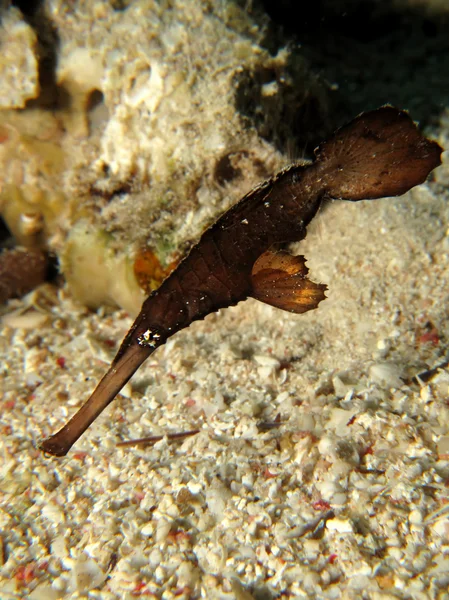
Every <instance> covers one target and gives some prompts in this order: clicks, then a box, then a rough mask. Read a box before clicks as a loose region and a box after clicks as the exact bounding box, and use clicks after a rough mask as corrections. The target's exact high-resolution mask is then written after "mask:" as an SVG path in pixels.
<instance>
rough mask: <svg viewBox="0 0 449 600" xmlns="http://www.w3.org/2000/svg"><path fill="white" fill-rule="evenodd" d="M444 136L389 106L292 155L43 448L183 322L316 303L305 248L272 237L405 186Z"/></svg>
mask: <svg viewBox="0 0 449 600" xmlns="http://www.w3.org/2000/svg"><path fill="white" fill-rule="evenodd" d="M441 152H442V149H441V148H440V146H439V145H438V144H437V143H436V142H433V141H430V140H428V139H426V138H425V137H424V136H422V135H421V133H420V132H419V131H418V129H417V127H416V125H415V124H414V122H413V121H412V120H411V118H410V117H409V116H408V114H407V113H406V112H404V111H401V110H398V109H396V108H393V107H392V106H384V107H381V108H379V109H377V110H374V111H371V112H366V113H363V114H361V115H359V116H358V117H356V118H355V119H354V120H353V121H351V122H350V123H349V124H348V125H346V126H344V127H342V128H341V129H339V130H337V131H336V132H335V133H334V134H333V135H332V136H331V137H330V138H329V139H328V140H327V141H325V142H323V143H322V144H321V145H320V146H318V148H317V149H316V150H315V159H314V161H313V162H312V163H311V164H309V165H292V166H290V167H288V168H286V169H284V170H283V171H281V172H280V173H278V174H277V175H275V176H274V177H272V178H271V179H269V180H267V181H265V182H264V183H262V184H261V185H259V186H258V187H256V188H254V189H253V190H252V191H251V192H249V193H248V194H247V195H246V196H244V197H243V198H242V199H241V200H240V201H239V202H237V204H235V205H234V206H232V207H231V208H230V209H229V210H228V211H227V212H226V213H224V214H223V215H222V216H221V217H220V218H219V219H218V220H217V221H216V222H215V223H214V224H213V225H212V226H211V227H210V228H209V229H207V230H206V231H205V232H204V233H203V235H202V236H201V238H200V240H199V242H198V243H197V244H196V245H195V246H193V247H192V249H191V250H190V252H189V254H188V255H187V256H186V257H185V258H184V259H183V261H182V262H181V263H180V264H179V265H178V267H177V268H176V269H175V270H174V271H173V272H172V273H171V275H169V276H168V277H167V279H166V280H165V281H164V282H163V283H162V285H161V286H160V287H159V288H158V289H157V290H155V291H154V292H152V293H151V294H150V296H149V297H148V298H147V299H146V300H145V302H144V303H143V305H142V310H141V312H140V314H139V315H138V317H137V319H136V320H135V322H134V324H133V325H132V327H131V329H130V330H129V332H128V334H127V335H126V337H125V339H124V340H123V342H122V344H121V346H120V348H119V351H118V353H117V355H116V357H115V358H114V360H113V362H112V364H111V367H110V369H109V370H108V372H107V373H106V375H105V376H104V377H103V379H102V380H101V381H100V383H99V384H98V386H97V387H96V389H95V390H94V392H93V393H92V395H91V397H90V398H89V399H88V400H87V402H86V403H85V404H84V405H83V406H82V407H81V408H80V409H79V411H78V412H77V413H76V414H75V415H74V416H73V417H72V418H71V419H70V421H68V423H67V424H66V425H65V426H64V427H63V428H62V429H61V430H60V431H58V432H57V433H56V434H55V435H52V436H51V437H49V438H48V439H46V440H44V441H43V442H42V444H41V446H40V447H41V449H42V450H43V451H44V452H48V453H50V454H54V455H56V456H64V455H65V454H67V452H68V451H69V449H70V448H71V446H72V445H73V444H74V443H75V442H76V441H77V440H78V438H79V437H80V436H81V435H82V434H83V433H84V432H85V431H86V429H87V428H88V427H89V425H91V423H92V422H93V421H94V420H95V419H96V417H97V416H98V415H99V414H100V413H101V412H102V411H103V410H104V409H105V408H106V407H107V406H108V404H109V403H110V402H112V400H113V399H114V398H115V396H116V395H117V394H118V393H119V392H120V390H121V389H122V387H123V386H124V385H125V383H126V382H127V381H128V380H129V379H130V378H131V376H132V375H133V374H134V373H135V371H136V370H137V369H138V368H139V367H140V365H141V364H142V363H143V362H144V361H145V360H146V359H147V358H148V357H149V356H150V355H151V354H152V353H153V352H154V351H155V350H156V349H157V348H159V347H160V346H162V345H163V344H165V342H166V341H167V340H168V338H170V337H171V336H172V335H174V334H175V333H176V332H177V331H179V330H181V329H184V327H188V326H189V325H190V324H191V323H192V322H193V321H196V320H198V319H203V318H204V317H206V315H208V314H210V313H212V312H214V311H217V310H219V309H220V308H225V307H227V306H232V305H234V304H237V303H238V302H240V301H241V300H245V299H246V298H248V297H250V296H251V297H253V298H256V299H257V300H261V301H262V302H266V303H267V304H270V305H272V306H276V307H278V308H281V309H284V310H288V311H291V312H294V313H303V312H306V311H308V310H312V309H314V308H316V307H317V306H318V303H319V302H321V300H323V299H324V298H325V294H324V291H325V290H326V286H325V285H324V284H319V283H314V282H313V281H310V280H309V279H308V278H307V272H308V269H307V267H306V266H305V258H304V256H292V255H291V254H288V253H287V252H285V251H283V252H277V251H276V250H275V247H276V244H281V243H282V244H285V243H290V242H298V241H299V240H302V239H303V238H305V236H306V233H307V225H308V224H309V223H310V221H311V220H312V219H313V217H314V216H315V214H316V213H317V211H318V208H319V207H320V204H321V202H322V201H323V200H324V199H326V198H333V199H343V200H351V201H357V200H363V199H366V200H369V199H375V198H383V197H385V196H399V195H401V194H404V193H405V192H407V191H408V190H410V189H411V188H412V187H414V186H415V185H418V184H420V183H423V182H424V181H425V179H426V178H427V176H428V175H429V173H430V172H431V171H432V170H433V169H434V168H435V167H437V166H438V165H439V164H441V158H440V157H441Z"/></svg>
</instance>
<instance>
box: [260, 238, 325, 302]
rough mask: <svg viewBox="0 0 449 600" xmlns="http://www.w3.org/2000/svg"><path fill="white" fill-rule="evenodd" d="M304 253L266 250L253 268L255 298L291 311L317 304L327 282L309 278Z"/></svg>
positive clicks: (323, 296)
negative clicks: (315, 281) (294, 254)
mask: <svg viewBox="0 0 449 600" xmlns="http://www.w3.org/2000/svg"><path fill="white" fill-rule="evenodd" d="M308 272H309V269H308V268H307V267H306V259H305V258H304V256H292V255H291V254H289V253H288V252H271V251H270V250H269V251H268V252H265V253H264V254H262V255H261V256H259V258H258V259H257V260H256V262H255V263H254V266H253V270H252V284H253V292H252V294H251V295H252V296H253V298H256V299H257V300H260V301H261V302H265V303H266V304H270V305H271V306H275V307H276V308H281V309H282V310H288V311H289V312H295V313H304V312H307V311H308V310H312V309H314V308H316V307H317V306H318V303H319V302H321V300H324V298H326V296H325V295H324V291H325V290H326V289H327V286H326V285H324V284H322V283H314V282H313V281H310V279H307V277H306V275H307V273H308Z"/></svg>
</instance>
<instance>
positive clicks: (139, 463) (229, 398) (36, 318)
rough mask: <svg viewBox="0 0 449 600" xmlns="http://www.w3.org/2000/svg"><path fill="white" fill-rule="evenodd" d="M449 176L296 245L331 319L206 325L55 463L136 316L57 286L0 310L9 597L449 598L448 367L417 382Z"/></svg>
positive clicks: (447, 330)
mask: <svg viewBox="0 0 449 600" xmlns="http://www.w3.org/2000/svg"><path fill="white" fill-rule="evenodd" d="M447 127H448V123H447V122H444V120H443V121H442V129H441V130H439V131H438V130H434V135H435V137H437V139H439V141H440V143H441V144H442V145H445V146H446V147H447V140H448V138H449V134H448V132H447V129H446V128H447ZM448 182H449V176H448V174H447V167H446V166H443V167H441V168H440V169H439V171H437V172H436V173H435V174H434V176H432V177H431V181H430V183H429V184H425V185H422V186H420V187H418V188H415V189H414V190H412V191H411V192H410V193H408V194H406V195H405V196H403V197H401V198H396V199H383V200H378V201H371V202H359V203H347V202H339V201H335V202H333V203H332V204H329V205H328V206H327V207H325V208H324V209H323V210H322V211H321V212H320V214H319V215H318V217H317V218H316V219H315V221H314V222H313V224H312V226H311V227H310V230H309V235H308V237H307V239H306V240H305V241H304V242H302V243H301V244H299V245H297V247H296V248H295V250H296V251H297V252H298V253H304V254H305V256H306V257H307V258H308V266H309V268H310V270H311V278H312V279H314V280H315V281H319V282H324V283H327V284H328V286H329V291H328V299H327V300H326V301H325V302H323V303H321V304H320V306H319V308H318V310H315V311H313V312H310V313H307V314H305V315H300V316H298V315H291V314H289V313H286V312H282V311H280V310H276V309H274V308H271V307H269V306H267V305H264V304H261V303H258V302H257V301H255V300H248V301H246V302H244V303H241V304H240V305H238V306H236V307H233V308H230V309H227V310H224V311H221V312H220V313H219V314H215V315H211V316H209V317H208V318H207V319H206V320H205V321H203V322H198V323H195V324H194V325H192V326H191V327H190V328H189V329H188V330H184V331H182V332H180V333H179V334H177V335H176V336H175V337H174V338H173V339H172V340H170V341H169V343H168V344H167V345H166V346H165V347H163V348H161V349H160V350H158V351H157V353H155V354H154V356H152V357H151V358H150V359H149V360H148V361H147V363H146V364H145V365H144V366H143V367H142V368H141V369H140V371H139V372H138V373H137V375H136V376H135V377H134V378H133V379H132V381H131V382H130V384H128V385H127V386H126V388H125V389H124V391H123V394H122V395H120V396H119V397H118V399H117V400H116V401H115V402H114V403H113V404H112V405H111V406H110V407H109V408H108V409H107V410H106V411H105V413H104V414H103V415H102V416H101V417H99V418H98V419H97V421H96V422H95V423H94V424H93V425H92V426H91V427H90V429H89V430H88V432H87V433H86V434H85V435H84V436H83V437H82V438H81V440H80V441H79V442H78V443H77V444H76V445H75V446H74V448H73V449H72V450H71V452H70V453H69V454H68V456H67V457H65V458H62V459H58V458H52V457H48V456H44V455H42V453H41V452H40V451H39V450H38V447H37V446H38V443H39V440H41V439H43V438H44V437H45V436H47V435H49V434H50V433H53V432H55V431H56V430H57V429H58V428H59V427H60V426H62V425H63V424H64V422H65V421H66V419H67V418H68V416H70V415H72V414H73V413H74V412H75V411H76V409H77V408H78V407H79V406H81V404H82V403H83V401H84V400H85V399H87V397H88V395H89V393H90V392H91V391H92V389H93V388H94V386H95V385H96V383H97V382H98V380H99V378H100V377H101V376H102V375H103V374H104V373H105V371H106V369H107V367H108V364H109V362H110V360H111V359H112V358H113V356H114V353H115V351H116V349H117V348H118V345H119V343H120V341H121V339H122V337H123V335H124V334H125V333H126V331H127V330H128V328H129V326H130V325H131V319H130V317H129V316H127V315H126V314H125V313H124V312H123V311H119V310H116V311H114V310H113V309H107V308H105V309H101V310H99V311H98V312H97V313H94V312H92V311H89V310H88V309H86V308H84V307H82V306H81V305H80V304H77V303H76V302H75V301H74V300H73V299H72V298H71V296H70V294H69V293H68V291H67V290H66V289H65V288H62V289H58V288H56V287H52V286H51V285H45V286H43V287H41V288H40V289H38V290H36V291H35V292H33V293H32V294H30V295H29V296H27V297H25V298H24V299H22V300H14V301H10V302H9V304H8V305H7V306H5V307H2V309H1V314H2V316H3V322H2V330H1V336H0V388H1V398H0V409H1V415H2V418H1V425H0V427H1V435H0V536H1V538H0V600H10V599H16V598H29V599H30V600H56V599H59V598H61V599H63V598H91V599H99V600H100V599H104V600H115V599H117V600H119V599H125V600H131V599H133V598H140V597H142V598H161V599H164V600H168V599H171V598H178V599H186V600H187V599H193V598H208V599H211V600H213V599H220V600H221V599H232V598H236V599H238V600H251V599H254V600H269V599H272V598H273V599H274V598H366V599H369V600H377V599H379V600H380V599H390V598H391V599H393V598H404V599H416V600H421V599H427V598H439V599H446V598H449V592H448V591H447V590H448V587H449V503H448V494H449V491H448V490H449V487H448V486H449V369H448V368H445V367H443V368H441V369H439V370H437V371H436V372H435V373H434V374H433V375H432V376H431V377H429V378H424V379H425V380H422V381H421V382H418V381H417V380H416V379H415V378H414V376H415V375H416V374H418V373H422V372H423V371H425V370H426V369H428V368H431V367H433V366H435V365H438V364H441V363H444V361H445V357H446V355H447V354H448V347H449V326H448V324H447V310H448V308H447V305H448V301H447V300H448V292H447V290H448V289H449V205H448V193H447V183H448ZM18 324H21V325H24V324H26V325H27V328H21V327H17V325H18ZM192 428H199V429H200V433H199V434H198V435H196V436H195V437H191V438H189V439H186V440H185V441H183V442H182V443H170V442H168V440H167V439H166V438H164V439H163V440H162V441H160V442H158V443H157V444H156V445H154V446H152V447H151V446H150V447H146V448H138V447H137V448H128V449H122V448H117V447H116V444H117V443H118V442H120V441H123V440H128V439H132V438H139V437H141V436H145V435H150V434H166V433H173V432H182V431H188V430H190V429H192Z"/></svg>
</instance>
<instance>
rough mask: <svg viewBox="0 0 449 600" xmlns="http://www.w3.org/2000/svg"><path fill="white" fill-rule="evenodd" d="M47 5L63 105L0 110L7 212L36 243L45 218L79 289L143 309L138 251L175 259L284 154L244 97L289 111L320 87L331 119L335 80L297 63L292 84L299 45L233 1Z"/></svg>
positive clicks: (0, 210)
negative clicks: (36, 220)
mask: <svg viewBox="0 0 449 600" xmlns="http://www.w3.org/2000/svg"><path fill="white" fill-rule="evenodd" d="M42 6H43V8H42V10H43V11H45V15H46V17H47V19H49V20H50V22H51V24H52V27H53V29H54V31H56V32H57V64H56V69H55V73H54V79H55V82H54V83H55V90H54V96H55V97H54V104H55V106H56V109H55V107H54V106H52V107H51V110H49V109H48V108H45V107H42V106H40V97H39V98H36V101H35V105H34V106H33V109H32V110H28V111H25V112H24V113H21V114H20V118H19V117H18V115H17V114H16V113H14V112H8V111H5V112H3V113H2V112H0V134H1V135H0V139H2V147H1V148H0V167H1V168H2V170H3V172H4V181H3V186H2V188H1V189H0V215H1V216H3V218H4V219H5V221H6V222H7V224H8V227H9V229H10V230H11V231H12V233H13V235H15V236H16V237H17V238H18V239H20V242H21V243H22V244H24V245H31V242H33V241H34V238H32V239H28V238H27V236H24V235H23V231H22V229H23V227H22V225H23V223H22V221H23V217H24V215H25V214H27V215H28V214H36V213H37V214H38V215H39V214H40V215H41V216H42V229H43V231H44V233H45V236H44V237H45V240H44V241H45V243H46V244H47V245H48V246H49V247H50V248H51V249H52V250H53V251H55V252H56V253H57V254H58V256H59V258H60V259H61V268H62V271H63V273H64V275H65V277H66V280H67V282H68V284H69V286H70V288H71V290H72V293H73V294H74V295H75V296H77V297H78V299H79V300H80V301H82V302H84V303H85V304H86V305H89V306H91V307H94V308H97V307H98V306H101V305H102V304H105V303H109V304H113V305H118V306H120V307H122V308H125V309H126V310H128V311H129V312H132V313H136V312H137V311H138V307H139V306H140V303H141V302H142V299H143V297H142V295H141V294H139V292H138V290H136V289H135V288H136V286H135V284H134V285H133V281H132V279H133V271H132V264H133V260H134V257H135V255H136V253H137V252H138V251H139V250H140V249H142V248H146V247H147V246H149V247H150V248H152V249H153V250H154V251H155V253H156V255H157V256H158V258H159V259H160V261H161V262H162V263H163V264H168V263H170V262H171V261H172V260H173V258H174V257H175V254H177V253H179V251H180V249H181V250H182V248H185V247H186V246H188V244H189V243H190V242H191V241H192V239H193V238H194V237H196V235H197V234H198V232H200V231H201V230H202V229H204V228H205V227H206V226H207V225H208V224H210V223H211V221H213V220H214V218H215V217H216V216H217V215H218V214H219V213H220V212H221V211H223V210H224V209H226V208H227V207H228V206H229V205H230V204H232V203H233V202H235V201H236V200H238V199H239V198H240V197H241V196H242V195H243V193H244V192H245V191H247V190H248V189H249V188H251V187H252V186H253V185H255V184H256V183H258V182H259V181H260V180H261V179H264V178H266V177H268V176H269V175H271V174H272V173H273V172H274V171H276V170H277V169H279V167H280V166H281V165H282V164H283V162H284V160H285V157H283V156H281V154H280V153H279V152H277V151H276V149H275V148H274V146H273V144H271V143H269V142H267V141H266V140H265V139H264V138H262V137H261V135H259V133H258V131H257V129H256V127H255V126H254V125H253V123H252V122H251V121H250V120H247V119H245V118H244V117H243V116H242V114H240V113H239V111H237V110H236V104H237V95H238V94H240V96H241V97H242V98H243V99H244V101H245V102H246V103H249V104H250V105H251V104H253V105H254V106H252V110H254V111H256V112H257V111H259V112H260V113H261V114H263V110H264V109H263V105H264V103H266V102H268V103H270V104H271V106H275V107H276V111H275V112H277V114H279V115H283V114H285V110H284V103H285V102H287V100H288V102H289V103H290V104H291V103H294V102H295V101H296V102H298V103H299V106H300V105H301V102H302V98H304V100H305V101H306V100H307V98H309V96H313V97H314V98H315V101H316V106H319V107H320V111H322V113H323V115H325V114H326V102H327V99H326V86H323V85H322V84H321V83H318V80H317V78H316V76H315V75H313V74H311V73H309V71H308V70H307V67H306V65H305V64H303V63H302V62H301V59H300V58H297V59H296V61H295V66H294V69H295V73H296V75H298V73H301V77H298V76H296V77H295V80H294V82H293V80H292V77H291V74H290V72H289V66H288V62H289V59H290V52H289V51H288V50H283V51H280V52H279V53H278V54H277V55H276V56H271V55H270V53H269V52H268V50H266V49H265V48H264V47H263V46H262V44H261V41H262V37H263V35H264V32H263V28H261V27H258V26H256V25H255V24H254V22H253V21H252V20H251V18H250V17H249V16H248V14H247V12H245V11H244V10H243V9H241V8H239V7H238V6H237V5H236V4H234V3H233V2H230V3H226V2H225V3H216V2H212V1H209V0H203V1H202V2H197V1H196V0H177V1H176V2H173V3H164V2H162V3H159V2H155V1H154V0H138V1H136V2H131V3H130V4H129V6H128V7H127V8H126V9H124V10H120V7H121V3H120V2H97V1H94V0H91V1H89V2H83V1H79V2H70V3H67V2H65V1H62V0H46V1H45V2H43V3H42ZM12 10H13V9H10V10H9V11H7V14H8V15H9V13H10V12H11V11H12ZM14 14H16V13H15V12H14ZM24 26H25V24H24ZM19 41H20V40H17V43H19ZM55 43H56V42H55ZM47 51H48V52H49V50H47ZM37 91H38V90H37ZM36 95H37V92H36ZM241 101H242V102H243V100H241ZM259 105H260V106H259ZM293 117H294V115H293V116H292V118H293ZM282 120H283V121H285V122H284V123H283V126H284V127H288V118H286V117H285V116H284V117H283V119H282ZM47 121H48V122H47ZM17 154H19V155H20V156H17ZM57 159H58V160H57ZM36 162H39V164H42V163H43V164H44V170H46V171H48V172H47V173H45V174H44V175H45V176H43V174H42V172H41V171H40V170H39V169H36V166H35V165H36ZM86 263H89V266H90V269H89V270H86ZM117 263H119V264H117ZM95 266H97V268H96V269H95V268H94V267H95ZM114 280H115V281H116V282H117V281H118V282H120V284H121V286H119V285H118V286H116V289H114V290H113V289H112V287H113V286H112V285H111V283H112V281H114ZM120 287H121V288H124V289H125V290H127V291H128V292H129V293H128V294H126V293H125V294H124V293H120V292H119V290H118V288H120Z"/></svg>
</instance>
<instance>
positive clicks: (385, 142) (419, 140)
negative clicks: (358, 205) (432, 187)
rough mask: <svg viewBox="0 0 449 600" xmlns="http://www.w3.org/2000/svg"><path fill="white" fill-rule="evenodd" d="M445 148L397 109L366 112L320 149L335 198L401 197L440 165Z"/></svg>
mask: <svg viewBox="0 0 449 600" xmlns="http://www.w3.org/2000/svg"><path fill="white" fill-rule="evenodd" d="M441 152H442V148H441V147H440V146H439V145H438V144H437V143H436V142H432V141H430V140H428V139H427V138H425V137H424V136H423V135H422V134H421V133H420V132H419V130H418V128H417V127H416V125H415V123H414V122H413V121H412V119H411V118H410V117H409V115H408V114H407V113H406V112H405V111H402V110H398V109H397V108H394V107H393V106H383V107H381V108H378V109H377V110H373V111H370V112H366V113H362V114H361V115H359V116H358V117H356V118H355V119H354V120H353V121H351V122H350V123H349V124H348V125H346V126H344V127H342V128H341V129H338V130H337V131H336V132H335V133H334V135H333V136H331V138H330V139H329V140H327V141H326V142H324V143H323V144H321V145H320V146H318V148H317V149H316V150H315V156H316V163H315V164H316V167H317V169H318V171H319V172H320V174H321V176H322V177H323V179H324V180H325V182H326V189H327V192H328V194H329V195H330V196H331V197H332V198H342V199H345V200H363V199H374V198H383V197H385V196H400V195H401V194H405V192H407V191H408V190H410V189H411V188H412V187H414V186H415V185H418V184H419V183H423V182H424V181H425V179H426V178H427V176H428V175H429V173H430V172H431V171H432V170H433V169H434V168H435V167H437V166H438V165H440V164H441V158H440V157H441Z"/></svg>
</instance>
